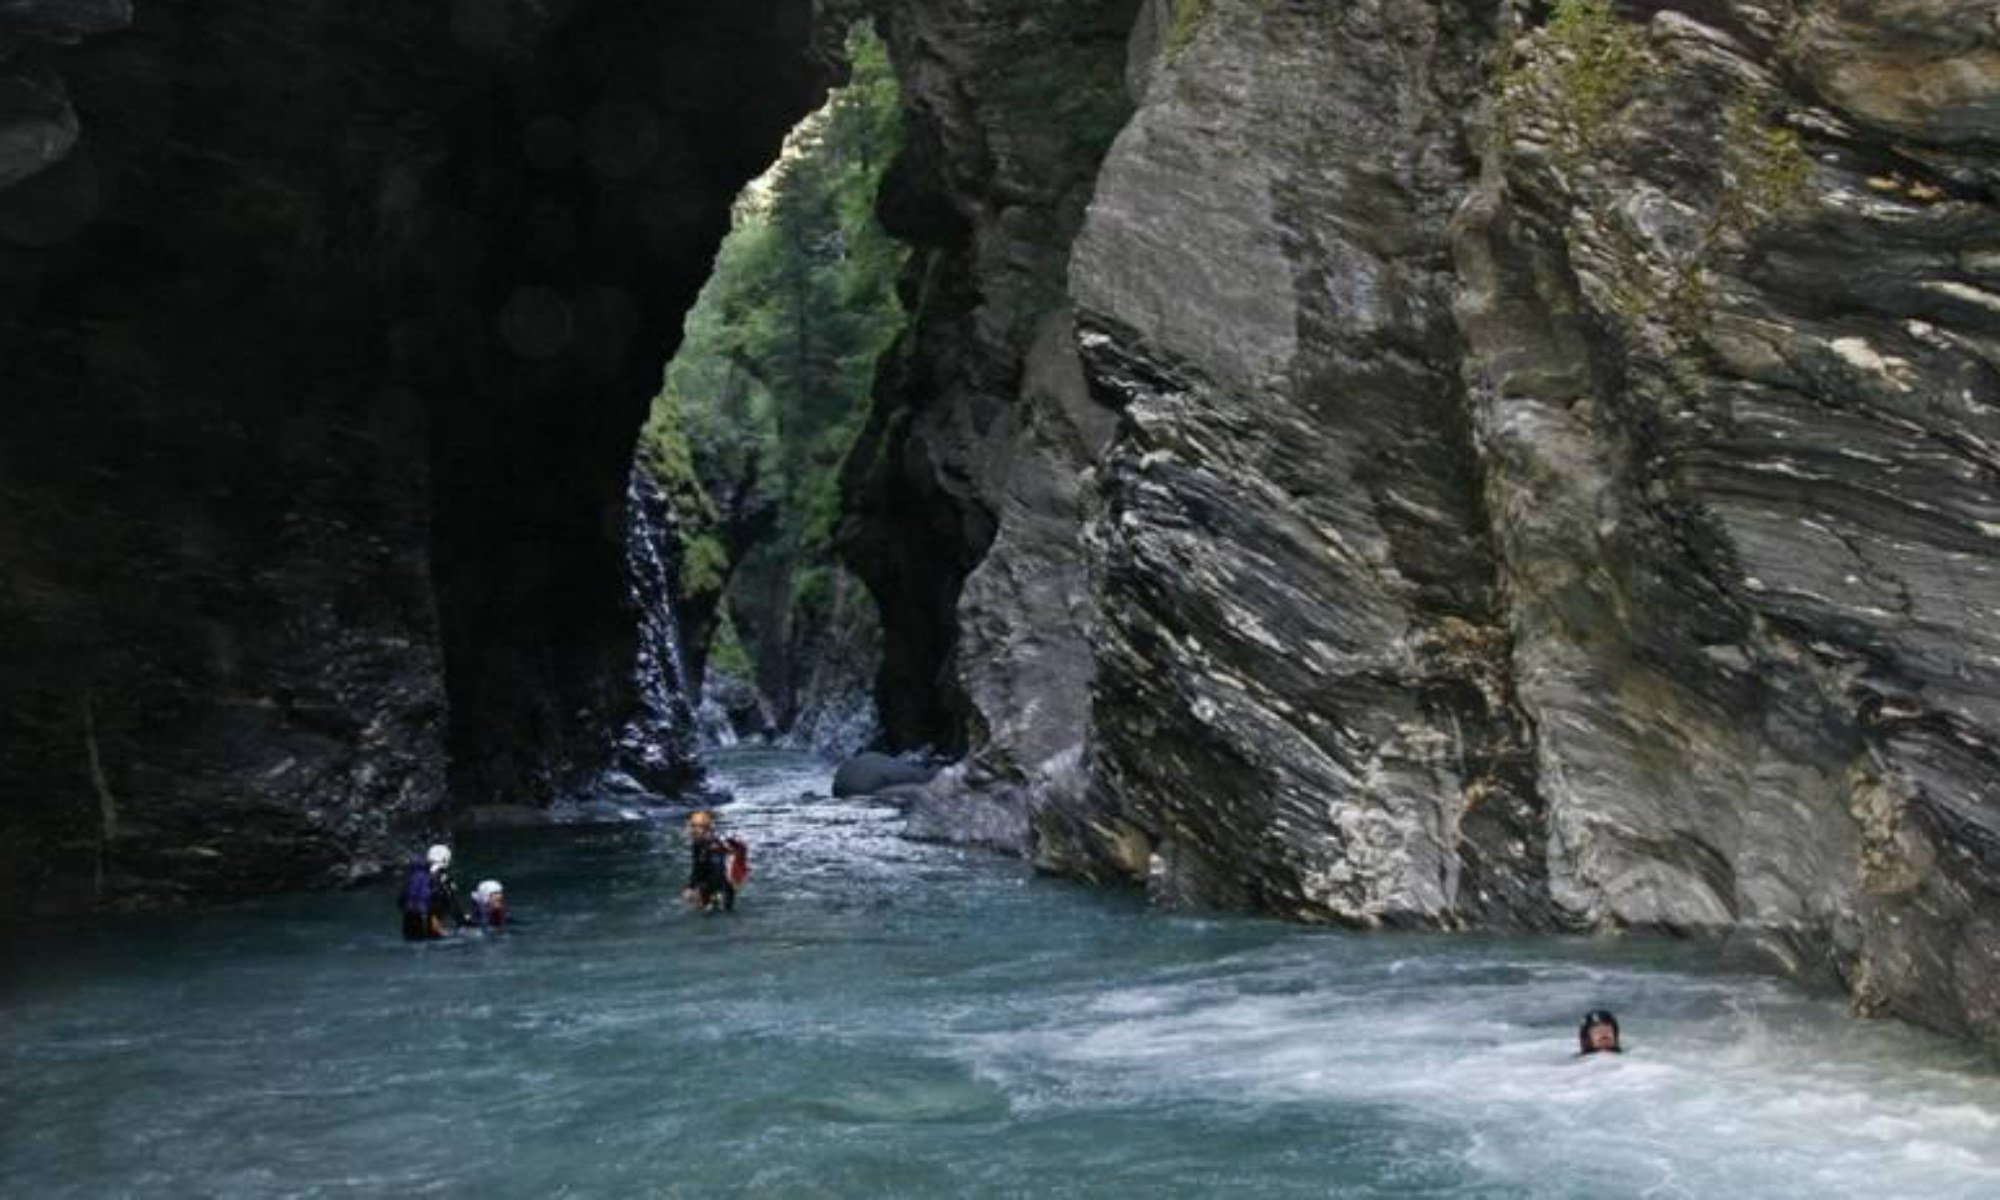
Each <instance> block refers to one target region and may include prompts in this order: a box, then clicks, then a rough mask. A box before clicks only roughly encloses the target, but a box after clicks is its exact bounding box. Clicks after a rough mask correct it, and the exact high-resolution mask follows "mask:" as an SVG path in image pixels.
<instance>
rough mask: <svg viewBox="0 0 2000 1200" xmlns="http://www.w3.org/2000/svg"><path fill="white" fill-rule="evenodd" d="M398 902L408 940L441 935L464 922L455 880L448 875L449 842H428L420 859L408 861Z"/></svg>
mask: <svg viewBox="0 0 2000 1200" xmlns="http://www.w3.org/2000/svg"><path fill="white" fill-rule="evenodd" d="M398 903H399V904H400V906H401V908H402V910H403V937H404V938H405V939H406V940H408V941H412V942H421V941H429V940H430V939H432V938H441V937H444V936H445V935H446V934H448V933H450V932H452V930H453V929H454V928H455V927H456V926H459V925H463V924H465V923H466V916H465V911H464V906H463V905H462V904H460V903H459V898H458V884H457V883H456V882H454V881H453V879H452V877H451V847H450V846H446V845H444V844H442V843H440V844H438V845H435V846H432V847H431V848H430V849H429V850H428V851H426V852H425V854H424V859H423V861H422V862H413V863H411V864H410V873H409V875H408V876H407V877H406V880H405V882H404V885H403V893H402V896H401V898H400V899H399V901H398Z"/></svg>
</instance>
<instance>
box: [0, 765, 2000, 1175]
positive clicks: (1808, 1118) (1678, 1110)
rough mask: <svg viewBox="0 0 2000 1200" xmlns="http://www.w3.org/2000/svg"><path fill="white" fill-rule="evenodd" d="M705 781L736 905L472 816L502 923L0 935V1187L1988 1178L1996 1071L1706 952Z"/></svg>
mask: <svg viewBox="0 0 2000 1200" xmlns="http://www.w3.org/2000/svg"><path fill="white" fill-rule="evenodd" d="M720 773H721V775H722V777H723V780H724V781H725V782H726V783H728V784H730V786H731V787H732V789H733V791H734V792H735V794H736V799H735V801H734V802H733V803H731V804H730V805H728V806H727V807H726V808H725V814H726V821H727V823H728V824H729V825H731V826H733V827H734V828H735V829H737V830H739V831H741V832H742V833H744V834H745V835H746V836H747V837H749V838H750V839H751V840H752V841H753V843H754V844H755V846H756V854H755V867H756V874H755V876H754V877H753V879H752V881H751V884H750V886H749V887H748V888H746V889H745V892H744V896H743V903H742V906H741V910H740V911H739V912H738V913H736V914H734V915H733V916H729V917H713V918H709V917H698V916H693V915H689V914H687V913H685V912H683V911H682V910H681V908H680V906H679V902H678V897H677V893H678V888H679V882H680V878H681V876H682V874H683V873H684V870H685V866H684V861H683V852H682V850H681V848H680V845H679V842H678V840H677V838H678V831H677V830H676V829H674V828H672V827H670V826H664V825H649V824H643V823H641V824H631V825H623V826H582V827H572V828H561V829H548V830H537V831H509V832H505V833H501V832H494V833H488V834H484V835H479V836H468V837H467V838H466V839H465V840H464V841H463V842H462V843H461V845H460V847H459V859H460V862H461V863H462V864H463V865H464V869H465V871H466V872H467V874H468V876H470V877H474V878H477V877H485V876H498V877H500V878H503V879H504V880H506V882H507V887H508V892H509V894H510V898H511V899H512V900H513V901H514V904H515V908H516V911H517V912H518V914H519V915H520V917H521V918H522V920H523V922H524V925H523V927H522V928H521V929H520V930H519V931H518V932H517V933H515V934H512V935H509V936H507V937H504V938H494V939H467V940H465V941H463V942H458V943H453V944H449V945H437V946H416V947H412V946H406V945H404V944H402V943H401V942H400V941H399V940H397V938H396V936H395V915H394V913H393V911H392V905H391V903H390V899H389V894H388V893H389V890H390V889H389V888H387V887H384V888H381V889H377V890H376V891H373V892H365V893H356V894H350V895H340V896H331V897H327V896H318V897H287V898H281V899H275V900H270V901H265V902H260V903H256V904H249V905H244V906H240V907H236V908H231V909H227V910H223V911H218V912H211V913H205V914H201V915H181V916H149V917H142V918H129V919H123V920H116V921H107V922H104V923H102V924H99V925H95V926H92V927H90V928H89V929H88V930H87V931H84V932H80V933H78V934H76V935H75V936H72V937H69V938H66V939H62V940H54V939H49V938H39V939H37V940H35V941H33V942H16V943H14V944H12V945H10V946H9V948H8V958H9V966H10V970H9V972H8V974H7V979H6V985H5V990H4V992H0V1005H4V1009H5V1011H4V1013H3V1014H0V1017H4V1020H5V1028H6V1030H7V1034H6V1038H5V1041H4V1042H3V1043H0V1048H4V1053H5V1056H6V1062H5V1070H4V1071H0V1104H4V1105H5V1106H6V1111H7V1113H8V1121H7V1123H6V1126H5V1127H4V1130H3V1131H0V1151H4V1153H0V1170H4V1174H0V1181H4V1182H0V1192H4V1193H5V1194H7V1195H9V1196H12V1195H21V1196H34V1197H45V1196H77V1197H100V1196H118V1195H135V1196H153V1195H161V1196H179V1195H219V1196H278V1195H307V1196H373V1195H381V1194H385V1193H390V1192H410V1191H413V1190H414V1191H417V1192H420V1193H428V1194H437V1195H474V1194H478V1195H482V1196H557V1195H573V1196H618V1195H688V1196H704V1197H706V1196H712V1195H768V1196H784V1195H855V1196H876V1195H950V1196H957V1195H993V1196H1003V1195H1004V1196H1044V1195H1076V1196H1118V1195H1131V1196H1162V1195H1186V1196H1207V1195H1219V1194H1224V1193H1229V1194H1236V1193H1243V1194H1255V1195H1260V1196H1273V1195H1276V1196H1323V1195H1340V1196H1416V1195H1437V1196H1480V1197H1500V1196H1547V1197H1579V1198H1581V1197H1605V1196H1657V1197H1709V1196H1796V1197H1824V1196H1885V1197H1886V1196H1898V1197H1901V1196H1911V1197H1988V1196H1996V1195H2000V1080H1997V1079H1996V1076H1995V1074H1994V1073H1993V1071H1992V1069H1991V1064H1990V1063H1988V1062H1987V1061H1986V1060H1985V1059H1983V1058H1981V1057H1980V1056H1978V1055H1976V1054H1974V1053H1972V1052H1970V1051H1966V1050H1963V1049H1960V1048H1956V1047H1953V1046H1951V1045H1949V1044H1946V1043H1944V1042H1941V1041H1938V1040H1936V1039H1932V1038H1929V1037H1926V1036H1924V1035H1921V1034H1918V1033H1915V1032H1912V1031H1909V1030H1906V1029H1902V1028H1900V1027H1897V1026H1894V1025H1890V1024H1884V1023H1871V1022H1857V1021H1850V1020H1847V1019H1845V1018H1844V1017H1843V1016H1842V1015H1841V1011H1840V1008H1839V1006H1838V1004H1837V1003H1835V1002H1833V1001H1831V1000H1827V999H1824V998H1819V997H1813V996H1808V995H1805V994H1803V993H1801V992H1799V991H1797V990H1794V989H1792V988H1789V987H1787V986H1784V985H1781V984H1779V983H1776V982H1773V981H1770V980H1765V979H1757V978H1745V977H1737V976H1723V975H1719V974H1717V973H1715V972H1713V971H1711V970H1709V969H1708V968H1707V966H1706V962H1707V959H1708V954H1707V952H1706V951H1705V950H1704V949H1703V948H1702V947H1700V946H1692V945H1686V944H1670V943H1649V942H1645V941H1642V940H1637V939H1633V940H1625V941H1616V942H1582V941H1572V942H1561V941H1552V940H1539V939H1521V940H1501V939H1496V938H1483V937H1411V936H1372V937H1355V936H1347V935H1342V934H1338V933H1330V932H1326V931H1318V930H1309V929H1303V928H1299V927H1295V926H1288V925H1283V924H1279V923H1275V922H1267V921H1253V920H1238V919H1230V918H1215V917H1196V916H1178V915H1166V914H1160V913H1153V912H1148V911H1147V910H1145V909H1144V907H1143V906H1141V905H1140V904H1138V903H1136V902H1135V901H1134V900H1133V899H1132V898H1131V897H1129V896H1124V895H1117V894H1102V893H1092V892H1089V891H1086V890H1083V889H1079V888H1075V887H1071V886H1068V885H1065V884H1061V883H1057V882H1052V881H1048V880H1041V879H1036V878H1033V877H1031V876H1029V875H1028V874H1027V873H1026V872H1025V871H1024V870H1023V869H1022V868H1020V867H1019V866H1018V865H1017V864H1012V863H1008V862H1004V861H1000V860H996V859H992V858H988V857H985V856H982V855H978V854H974V853H970V852H965V851H959V850H954V849H950V848H944V847H936V846H923V845H917V844H913V843H908V842H904V841H902V840H901V839H899V838H898V837H897V836H896V834H897V830H898V828H899V821H898V819H897V817H896V814H895V813H893V812H892V811H890V810H887V809H883V808H879V807H876V806H873V805H870V804H868V803H865V802H853V801H846V800H838V801H837V800H833V799H829V798H827V797H825V795H824V791H825V781H826V774H827V773H826V771H825V769H824V768H823V767H820V766H819V765H818V764H815V763H813V762H811V761H810V760H807V759H803V758H801V757H798V756H789V755H780V754H772V753H769V752H764V753H759V752H746V753H739V754H735V755H731V756H729V757H727V758H726V759H725V760H724V761H723V764H722V766H721V771H720ZM808 791H810V792H813V793H815V795H814V796H812V797H811V798H802V797H801V794H802V793H804V792H808ZM1600 1004H1602V1005H1607V1006H1610V1007H1613V1008H1615V1009H1617V1010H1618V1011H1619V1012H1620V1014H1621V1016H1623V1017H1624V1018H1625V1020H1626V1024H1627V1031H1626V1032H1627V1038H1628V1045H1629V1046H1630V1047H1631V1049H1632V1053H1630V1054H1627V1055H1625V1056H1623V1057H1620V1058H1598V1059H1588V1060H1577V1059H1574V1058H1572V1057H1570V1056H1569V1055H1568V1053H1567V1051H1568V1048H1569V1046H1570V1045H1571V1044H1572V1039H1573V1037H1574V1033H1573V1026H1572V1024H1571V1022H1572V1020H1573V1019H1574V1017H1575V1016H1576V1014H1578V1013H1580V1012H1581V1011H1582V1010H1583V1009H1585V1008H1589V1007H1592V1006H1595V1005H1600Z"/></svg>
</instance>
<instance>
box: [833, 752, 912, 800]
mask: <svg viewBox="0 0 2000 1200" xmlns="http://www.w3.org/2000/svg"><path fill="white" fill-rule="evenodd" d="M935 774H937V771H936V769H935V768H932V767H926V766H921V765H919V764H917V763H913V762H905V761H904V760H902V759H900V758H897V757H895V756H894V755H890V754H877V753H874V752H873V751H871V752H869V753H866V754H857V755H855V756H854V757H853V758H850V759H848V760H847V761H846V762H843V763H841V764H840V766H839V767H837V768H836V769H835V770H834V772H833V794H834V795H836V796H871V795H874V794H875V793H877V792H880V791H882V790H883V789H885V788H892V787H901V786H903V785H906V784H912V783H926V782H929V780H930V778H931V776H933V775H935Z"/></svg>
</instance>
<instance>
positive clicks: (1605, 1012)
mask: <svg viewBox="0 0 2000 1200" xmlns="http://www.w3.org/2000/svg"><path fill="white" fill-rule="evenodd" d="M1576 1041H1577V1050H1578V1052H1579V1053H1582V1054H1598V1053H1602V1052H1603V1051H1606V1050H1608V1051H1610V1052H1612V1053H1613V1054H1622V1053H1624V1047H1622V1046H1620V1045H1619V1044H1618V1018H1617V1017H1614V1016H1612V1015H1611V1011H1610V1010H1609V1009H1603V1008H1593V1009H1591V1010H1590V1011H1589V1012H1587V1013H1585V1014H1583V1024H1582V1025H1579V1026H1577V1030H1576Z"/></svg>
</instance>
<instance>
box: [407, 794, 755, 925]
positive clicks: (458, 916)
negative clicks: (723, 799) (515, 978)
mask: <svg viewBox="0 0 2000 1200" xmlns="http://www.w3.org/2000/svg"><path fill="white" fill-rule="evenodd" d="M687 845H688V858H689V863H688V876H687V882H686V883H685V884H683V885H682V887H681V899H683V900H685V901H686V902H687V905H688V907H690V908H692V909H695V910H696V911H698V912H704V913H713V912H733V911H735V909H736V889H737V888H738V887H739V886H740V885H741V884H742V883H743V881H744V880H745V879H747V878H749V875H750V847H749V845H748V844H747V843H745V842H744V841H743V840H742V839H740V838H733V837H723V836H722V835H721V834H719V833H717V832H716V830H715V814H714V813H711V812H709V811H708V810H707V809H702V810H700V811H697V812H695V813H693V814H691V815H690V816H689V817H688V821H687ZM396 904H397V908H398V909H400V910H401V912H402V915H403V937H404V938H405V939H406V940H408V941H412V942H421V941H429V940H432V939H434V938H444V937H450V936H452V935H453V934H455V933H457V932H459V931H460V930H468V929H476V930H480V931H482V932H488V933H497V932H499V931H501V930H504V929H506V928H507V927H508V924H509V917H508V913H507V893H506V890H505V889H504V888H503V887H501V885H500V881H499V880H497V879H488V880H484V881H482V882H481V883H480V884H479V886H478V887H476V888H474V889H472V902H471V904H469V905H468V904H466V903H465V902H464V901H463V900H462V899H461V898H460V896H459V891H458V884H457V881H456V880H454V879H453V877H452V873H451V847H450V846H446V845H443V844H442V843H440V844H438V845H435V846H432V847H431V848H430V849H429V850H428V851H426V852H425V853H424V856H423V857H422V858H419V859H414V860H412V861H411V862H410V865H409V867H408V869H407V870H406V871H405V872H404V875H403V890H402V892H401V893H400V894H399V895H398V897H397V901H396Z"/></svg>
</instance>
